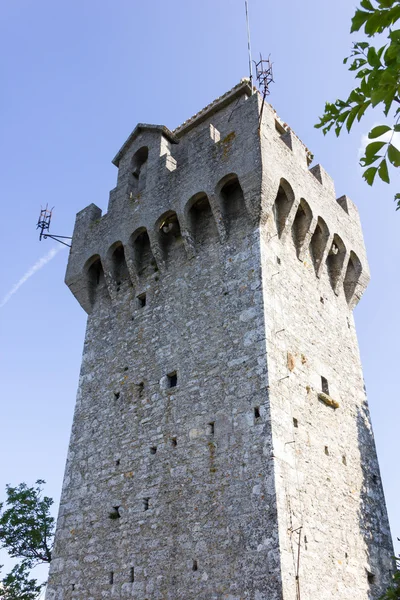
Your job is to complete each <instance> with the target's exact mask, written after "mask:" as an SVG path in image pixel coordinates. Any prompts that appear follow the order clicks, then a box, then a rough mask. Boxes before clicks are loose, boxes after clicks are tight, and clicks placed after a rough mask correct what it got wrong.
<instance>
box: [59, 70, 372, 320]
mask: <svg viewBox="0 0 400 600" xmlns="http://www.w3.org/2000/svg"><path fill="white" fill-rule="evenodd" d="M260 103H261V98H260V97H259V95H258V94H257V93H255V94H253V95H252V91H251V89H250V86H249V84H248V82H247V81H246V80H245V81H243V82H242V83H240V84H239V85H237V86H236V87H235V88H233V90H231V91H230V92H228V93H227V94H225V95H224V96H223V97H222V98H220V99H218V100H216V101H215V102H214V103H212V104H211V105H209V106H208V107H206V108H205V109H204V110H203V111H201V112H200V113H199V114H197V115H195V116H194V117H192V118H191V119H189V120H188V121H187V122H185V123H184V124H183V125H181V126H180V127H178V128H177V129H176V130H175V131H174V132H171V131H170V130H169V129H167V128H166V127H165V126H158V125H147V124H143V123H141V124H139V125H137V126H136V128H135V129H134V131H133V132H132V134H131V135H130V136H129V138H128V139H127V141H126V142H125V143H124V144H123V146H122V147H121V149H120V151H119V152H118V153H117V155H116V156H115V158H114V159H113V163H114V164H115V165H116V166H117V167H118V182H117V187H116V188H114V189H113V190H112V191H111V192H110V200H109V206H108V212H107V213H106V214H105V215H102V213H101V211H100V209H99V208H97V207H96V206H95V205H93V204H92V205H90V206H89V207H87V208H86V209H84V210H83V211H81V212H80V213H79V214H78V216H77V220H76V224H75V230H74V236H73V242H72V250H71V254H70V260H69V263H68V270H67V275H66V283H67V284H68V285H69V287H70V289H71V291H72V292H73V293H74V295H75V296H76V298H77V299H78V301H79V302H80V304H81V306H82V307H83V308H84V309H85V311H86V312H88V313H90V312H91V310H92V306H93V301H94V298H95V294H94V291H93V289H94V286H93V281H92V278H91V276H90V273H89V271H90V268H91V267H92V265H93V263H94V262H96V261H97V260H99V261H100V265H98V268H99V269H101V270H102V271H104V273H105V279H106V286H107V290H108V293H109V295H110V297H111V298H112V299H114V298H115V289H116V287H118V282H117V281H115V277H114V275H113V273H114V271H115V269H114V270H113V265H112V262H113V258H112V249H113V248H114V246H115V245H116V244H117V245H121V247H122V249H123V254H124V257H123V258H124V260H125V261H126V264H127V268H128V272H129V276H130V279H131V283H132V285H133V286H136V285H137V280H138V276H139V274H138V271H137V269H138V264H140V257H139V256H138V252H139V249H138V248H135V240H137V239H138V238H139V240H140V241H141V242H142V241H143V240H144V238H146V244H147V243H148V244H149V245H150V251H151V254H152V260H153V261H154V262H155V263H156V266H157V269H159V270H160V271H161V272H162V271H163V270H164V269H165V268H167V264H166V263H167V257H166V251H165V248H164V245H165V244H164V242H163V238H164V237H165V233H166V232H165V231H164V229H165V227H164V221H165V220H167V221H169V225H171V223H172V221H174V222H175V223H176V225H175V226H174V228H175V230H176V232H178V230H179V236H181V237H182V245H183V248H184V251H185V253H186V256H187V258H188V259H190V258H191V257H193V255H194V254H195V244H194V231H193V227H194V224H193V219H192V218H191V216H190V214H189V213H190V211H191V210H192V212H193V210H194V209H193V206H194V205H195V204H196V202H198V201H199V199H200V201H201V198H202V197H203V196H204V197H206V199H207V200H203V203H204V202H205V201H206V202H207V203H208V204H209V207H210V210H211V213H212V217H213V220H214V222H215V227H216V228H217V231H218V235H219V238H220V240H221V242H224V241H225V240H226V239H227V237H228V229H229V224H228V222H227V221H228V220H229V215H227V214H226V208H227V202H228V201H227V200H226V199H224V195H225V194H226V190H228V191H230V193H231V192H233V190H234V183H233V182H236V184H235V185H237V190H238V192H237V193H238V194H242V195H243V203H244V208H245V214H246V217H247V218H248V219H249V220H250V221H251V222H252V223H253V224H254V225H255V226H256V225H257V224H258V223H260V222H261V223H263V222H265V221H266V220H267V219H268V218H270V219H273V218H274V217H275V219H277V227H278V229H279V237H282V238H283V239H284V238H285V237H286V235H287V233H288V232H290V231H291V229H292V227H293V223H294V222H295V227H296V228H300V229H301V234H300V237H301V239H299V241H298V244H299V247H298V255H299V258H300V259H301V258H302V256H303V255H304V250H305V248H306V247H308V246H309V245H310V243H311V248H312V249H313V251H312V258H313V262H314V266H315V270H316V276H317V277H318V276H320V274H321V271H322V265H323V264H324V263H326V261H328V263H329V264H330V265H331V266H332V268H331V269H330V273H331V277H332V283H333V288H334V292H335V293H337V294H339V293H340V291H341V290H342V288H343V287H344V288H345V290H346V291H345V293H346V296H347V299H348V302H349V304H350V305H351V307H354V306H355V304H356V303H357V302H358V300H359V298H360V297H361V295H362V293H363V291H364V290H365V288H366V286H367V284H368V281H369V270H368V263H367V259H366V253H365V248H364V243H363V237H362V233H361V226H360V222H359V216H358V211H357V208H356V206H355V205H354V204H353V203H352V202H351V200H350V199H349V198H348V197H347V196H342V197H341V198H338V199H336V196H335V188H334V184H333V181H332V179H331V178H330V176H329V175H328V174H327V173H326V171H325V170H324V168H323V167H322V166H321V165H319V164H317V165H315V166H314V167H312V168H309V162H310V152H309V151H308V150H307V148H306V147H305V146H304V144H303V143H302V142H301V141H300V140H299V138H297V136H296V135H295V134H294V132H293V131H292V130H291V129H290V128H288V127H287V126H285V127H284V126H283V125H282V124H281V122H280V121H279V118H278V117H277V115H276V113H275V111H274V109H273V108H272V107H271V106H270V105H268V104H266V105H265V107H264V110H263V122H262V124H261V128H260V131H259V130H258V119H259V113H260ZM260 139H261V145H260ZM261 152H265V160H264V163H263V164H262V159H261ZM261 189H262V190H263V194H261ZM167 225H168V223H167ZM334 240H335V241H334ZM141 242H140V243H141ZM137 245H138V244H136V246H137ZM146 247H147V246H146ZM328 257H331V258H329V259H328ZM96 268H97V267H96ZM139 268H140V267H139ZM333 271H334V272H333Z"/></svg>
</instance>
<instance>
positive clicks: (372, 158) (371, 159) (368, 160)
mask: <svg viewBox="0 0 400 600" xmlns="http://www.w3.org/2000/svg"><path fill="white" fill-rule="evenodd" d="M379 158H382V154H374V155H373V156H369V157H368V158H367V157H366V156H363V157H362V158H360V165H361V166H362V167H368V166H369V165H372V164H373V163H374V162H375V161H377V160H378V159H379Z"/></svg>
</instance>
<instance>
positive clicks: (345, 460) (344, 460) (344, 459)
mask: <svg viewBox="0 0 400 600" xmlns="http://www.w3.org/2000/svg"><path fill="white" fill-rule="evenodd" d="M342 463H343V464H344V465H345V466H346V465H347V459H346V457H345V455H344V454H343V456H342Z"/></svg>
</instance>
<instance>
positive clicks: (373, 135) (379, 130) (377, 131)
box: [368, 125, 392, 139]
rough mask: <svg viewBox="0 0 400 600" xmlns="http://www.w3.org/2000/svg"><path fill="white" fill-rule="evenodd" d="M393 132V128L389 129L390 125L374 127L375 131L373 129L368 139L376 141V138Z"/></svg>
mask: <svg viewBox="0 0 400 600" xmlns="http://www.w3.org/2000/svg"><path fill="white" fill-rule="evenodd" d="M391 130H392V129H391V127H389V126H388V125H378V126H377V127H374V128H373V129H371V131H370V132H369V134H368V137H369V138H370V139H374V138H377V137H380V136H381V135H383V134H384V133H387V132H388V131H391Z"/></svg>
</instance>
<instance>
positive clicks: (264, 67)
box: [254, 52, 274, 129]
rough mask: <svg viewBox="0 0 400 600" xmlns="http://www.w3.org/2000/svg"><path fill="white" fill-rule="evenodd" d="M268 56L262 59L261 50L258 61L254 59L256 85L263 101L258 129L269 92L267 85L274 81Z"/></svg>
mask: <svg viewBox="0 0 400 600" xmlns="http://www.w3.org/2000/svg"><path fill="white" fill-rule="evenodd" d="M270 56H271V55H270ZM270 56H268V58H267V60H264V59H263V57H262V56H261V52H260V60H259V61H258V63H256V61H254V64H255V66H256V77H257V81H258V85H259V87H260V90H261V93H262V97H263V101H262V105H261V112H260V120H259V123H258V129H260V126H261V119H262V114H263V109H264V103H265V98H266V97H267V96H269V94H270V93H271V92H270V90H269V86H270V84H271V83H274V76H273V73H272V62H271V60H270Z"/></svg>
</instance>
